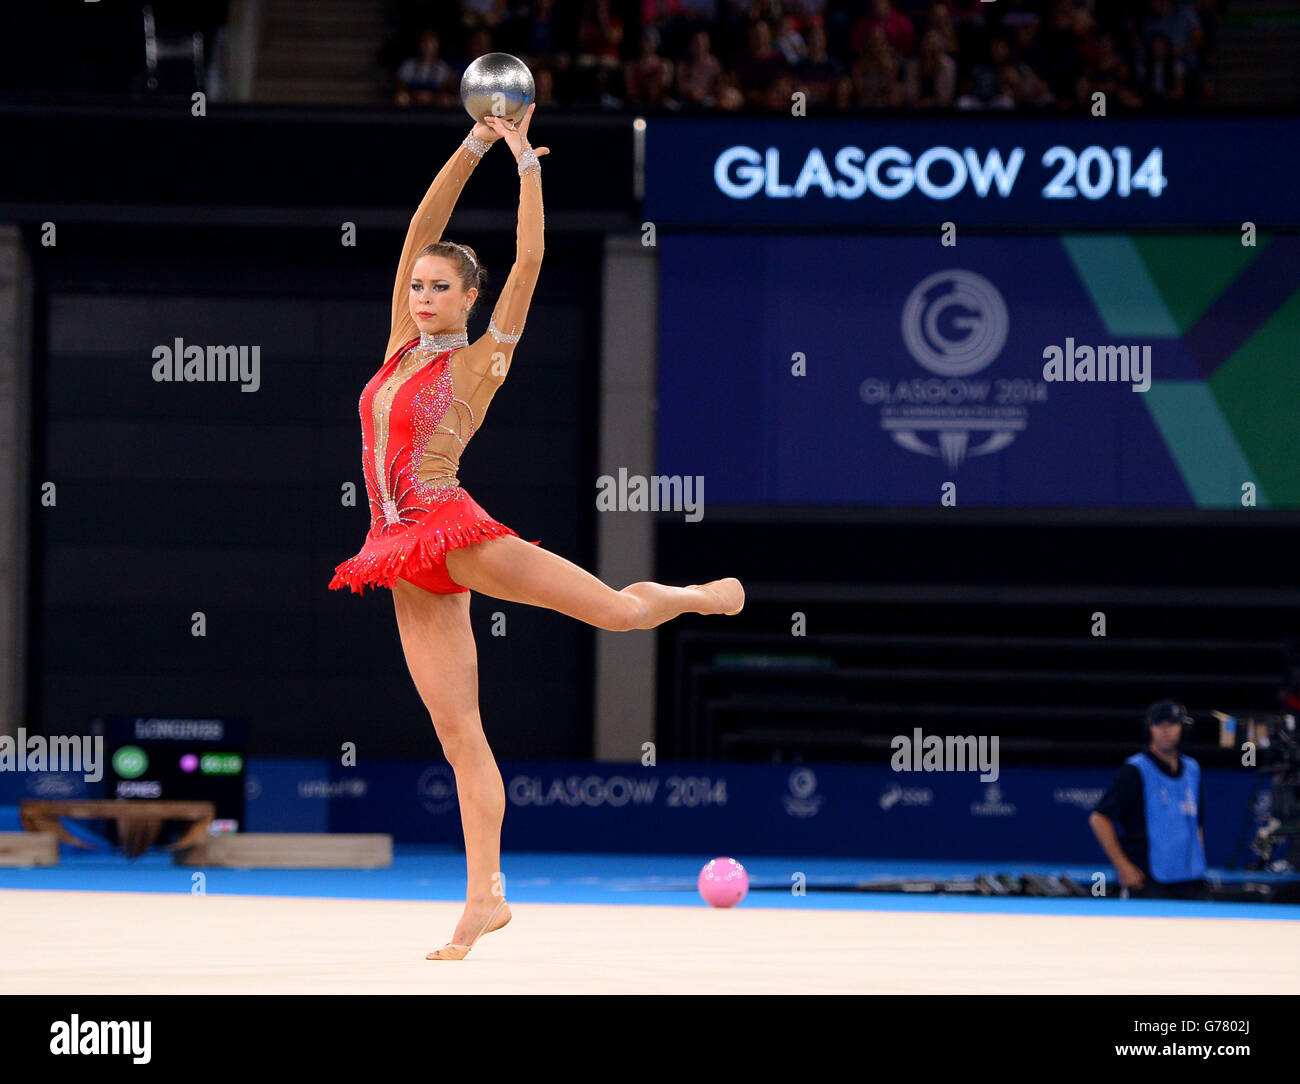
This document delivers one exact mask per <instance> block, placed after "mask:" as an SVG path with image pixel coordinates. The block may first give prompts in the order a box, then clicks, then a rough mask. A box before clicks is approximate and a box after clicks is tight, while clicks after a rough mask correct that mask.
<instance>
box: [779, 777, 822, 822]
mask: <svg viewBox="0 0 1300 1084" xmlns="http://www.w3.org/2000/svg"><path fill="white" fill-rule="evenodd" d="M786 786H788V787H789V788H790V793H789V794H786V795H782V797H781V802H782V804H783V805H784V806H785V811H786V812H787V813H788V814H790V816H792V817H815V816H817V813H818V812H819V811H820V810H821V807H822V800H821V797H820V796H819V795H818V794H816V793H815V791H816V790H817V776H816V775H814V774H813V770H812V769H811V768H796V769H795V770H794V771H792V772H791V773H790V778H789V779H788V780H786Z"/></svg>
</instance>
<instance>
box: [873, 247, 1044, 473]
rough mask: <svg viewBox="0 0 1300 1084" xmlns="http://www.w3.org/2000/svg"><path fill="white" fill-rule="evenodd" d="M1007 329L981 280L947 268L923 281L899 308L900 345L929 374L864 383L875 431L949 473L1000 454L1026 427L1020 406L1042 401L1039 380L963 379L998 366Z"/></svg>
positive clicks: (1001, 305)
mask: <svg viewBox="0 0 1300 1084" xmlns="http://www.w3.org/2000/svg"><path fill="white" fill-rule="evenodd" d="M1009 326H1010V321H1009V319H1008V316H1007V305H1006V302H1005V301H1004V300H1003V299H1002V295H1001V294H1000V293H999V292H998V288H997V287H996V286H994V285H993V283H991V282H989V280H988V279H986V278H985V277H984V276H983V275H977V274H976V273H975V272H974V271H960V270H950V271H939V272H937V273H936V274H933V275H930V276H928V277H927V278H925V279H922V280H921V281H920V282H919V283H917V285H916V286H915V287H914V288H913V290H912V292H911V293H910V294H909V295H908V297H907V300H906V301H905V302H904V303H903V313H902V334H903V343H904V345H906V347H907V349H908V352H909V353H910V354H911V355H912V357H913V358H914V359H915V360H916V362H917V364H918V365H920V366H921V367H922V368H923V369H926V370H928V371H929V372H931V373H933V374H934V375H933V376H931V377H913V378H911V379H897V380H890V379H885V378H879V377H868V378H867V379H866V380H864V381H863V382H862V384H861V386H860V387H859V394H860V395H861V397H862V401H863V402H865V403H867V404H868V405H871V406H879V407H880V408H881V410H880V425H881V428H882V429H884V430H885V431H886V432H887V433H888V434H889V435H890V437H891V438H892V439H893V441H894V443H895V444H897V445H899V447H901V448H906V449H907V450H908V451H909V452H916V453H917V454H919V455H928V456H937V457H942V459H943V461H944V462H945V463H946V464H947V465H948V466H949V467H950V468H956V467H958V466H960V465H961V463H962V461H963V460H965V459H966V458H967V457H968V456H974V455H989V454H990V453H992V452H996V451H1000V450H1001V449H1003V448H1005V447H1006V446H1007V445H1008V444H1010V443H1011V442H1012V441H1013V440H1015V439H1016V434H1017V433H1018V432H1020V431H1021V430H1023V429H1024V428H1025V425H1026V424H1027V419H1028V413H1029V412H1028V410H1027V409H1026V407H1025V406H1024V404H1025V403H1028V402H1041V401H1044V400H1046V398H1047V386H1046V384H1043V383H1042V382H1035V381H1033V380H997V381H993V380H970V379H966V378H967V377H970V376H972V375H974V374H975V373H978V372H980V371H982V370H983V369H986V368H988V366H990V365H992V364H993V362H994V361H996V360H997V358H998V355H999V354H1001V353H1002V348H1003V347H1004V346H1005V345H1006V342H1007V331H1008V328H1009ZM931 434H933V436H931ZM927 438H929V439H927Z"/></svg>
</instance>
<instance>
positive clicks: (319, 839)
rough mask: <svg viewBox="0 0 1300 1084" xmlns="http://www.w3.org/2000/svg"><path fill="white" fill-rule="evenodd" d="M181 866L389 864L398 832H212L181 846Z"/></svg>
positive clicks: (358, 866) (352, 866) (355, 866)
mask: <svg viewBox="0 0 1300 1084" xmlns="http://www.w3.org/2000/svg"><path fill="white" fill-rule="evenodd" d="M175 861H176V864H177V865H180V866H226V867H229V868H233V869H383V868H385V867H387V866H391V865H392V864H393V837H392V836H388V835H364V834H344V833H313V832H239V833H236V834H234V835H228V836H208V837H207V838H206V839H203V840H201V841H200V842H199V843H197V844H196V845H195V846H193V847H189V848H187V849H186V850H184V851H177V852H176V858H175Z"/></svg>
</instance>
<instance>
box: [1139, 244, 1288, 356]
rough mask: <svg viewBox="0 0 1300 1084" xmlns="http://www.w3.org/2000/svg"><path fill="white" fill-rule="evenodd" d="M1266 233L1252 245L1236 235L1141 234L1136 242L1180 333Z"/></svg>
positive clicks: (1238, 271)
mask: <svg viewBox="0 0 1300 1084" xmlns="http://www.w3.org/2000/svg"><path fill="white" fill-rule="evenodd" d="M1268 240H1269V239H1268V238H1267V237H1265V236H1264V235H1263V234H1260V235H1259V236H1258V237H1256V242H1257V244H1256V247H1254V248H1248V247H1247V246H1246V245H1243V244H1242V243H1241V238H1240V237H1239V236H1238V235H1236V234H1228V235H1223V236H1215V235H1202V236H1178V237H1140V238H1137V239H1135V240H1134V242H1133V247H1134V248H1135V249H1136V250H1137V253H1138V255H1139V256H1140V257H1141V258H1142V263H1143V264H1144V265H1145V266H1146V269H1147V273H1148V274H1149V275H1150V276H1151V281H1152V282H1153V283H1154V284H1155V287H1156V289H1157V290H1159V291H1160V296H1161V298H1162V299H1163V300H1164V303H1165V308H1166V310H1167V311H1168V313H1169V315H1170V316H1171V317H1172V318H1173V321H1174V324H1175V325H1176V326H1177V328H1178V333H1179V334H1180V335H1181V334H1183V333H1184V332H1185V331H1187V329H1188V328H1190V327H1191V326H1192V325H1193V324H1195V323H1196V321H1197V320H1199V319H1200V318H1201V317H1202V316H1203V315H1205V310H1206V309H1208V308H1209V307H1210V306H1211V305H1212V304H1213V303H1214V299H1215V298H1216V297H1218V296H1219V295H1220V294H1221V293H1223V291H1224V290H1226V289H1227V288H1228V287H1229V286H1231V285H1232V283H1233V282H1234V281H1235V280H1236V278H1237V276H1238V275H1240V274H1241V273H1242V272H1243V271H1244V270H1245V269H1246V268H1247V267H1248V266H1249V265H1250V264H1251V263H1252V262H1253V261H1254V260H1255V258H1256V257H1257V256H1258V255H1259V253H1260V250H1261V249H1262V248H1263V247H1264V246H1265V245H1266V244H1267V243H1268Z"/></svg>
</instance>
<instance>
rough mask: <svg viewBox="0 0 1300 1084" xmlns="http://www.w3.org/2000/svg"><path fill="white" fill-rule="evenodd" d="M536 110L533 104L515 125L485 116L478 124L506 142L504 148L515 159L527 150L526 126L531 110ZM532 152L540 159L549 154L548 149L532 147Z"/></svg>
mask: <svg viewBox="0 0 1300 1084" xmlns="http://www.w3.org/2000/svg"><path fill="white" fill-rule="evenodd" d="M536 108H537V103H536V102H533V104H532V105H530V106H529V107H528V112H527V113H525V114H524V119H523V120H521V121H520V122H519V124H518V125H516V124H515V123H514V122H513V121H508V120H506V119H505V117H493V116H487V117H484V118H483V119H482V121H480V122H479V123H480V124H484V125H487V126H488V127H490V128H491V129H492V131H494V132H495V133H496V135H497V137H498V138H503V139H505V141H506V146H508V147H509V148H510V150H511V151H512V152H513V153H514V156H515V158H516V159H518V158H519V156H520V155H521V154H523V153H524V151H526V150H528V149H529V146H528V125H529V122H530V121H532V119H533V110H534V109H536ZM532 151H533V153H534V154H536V155H537V157H538V158H540V157H541V156H542V155H544V154H550V153H551V151H550V148H549V147H533V148H532Z"/></svg>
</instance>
